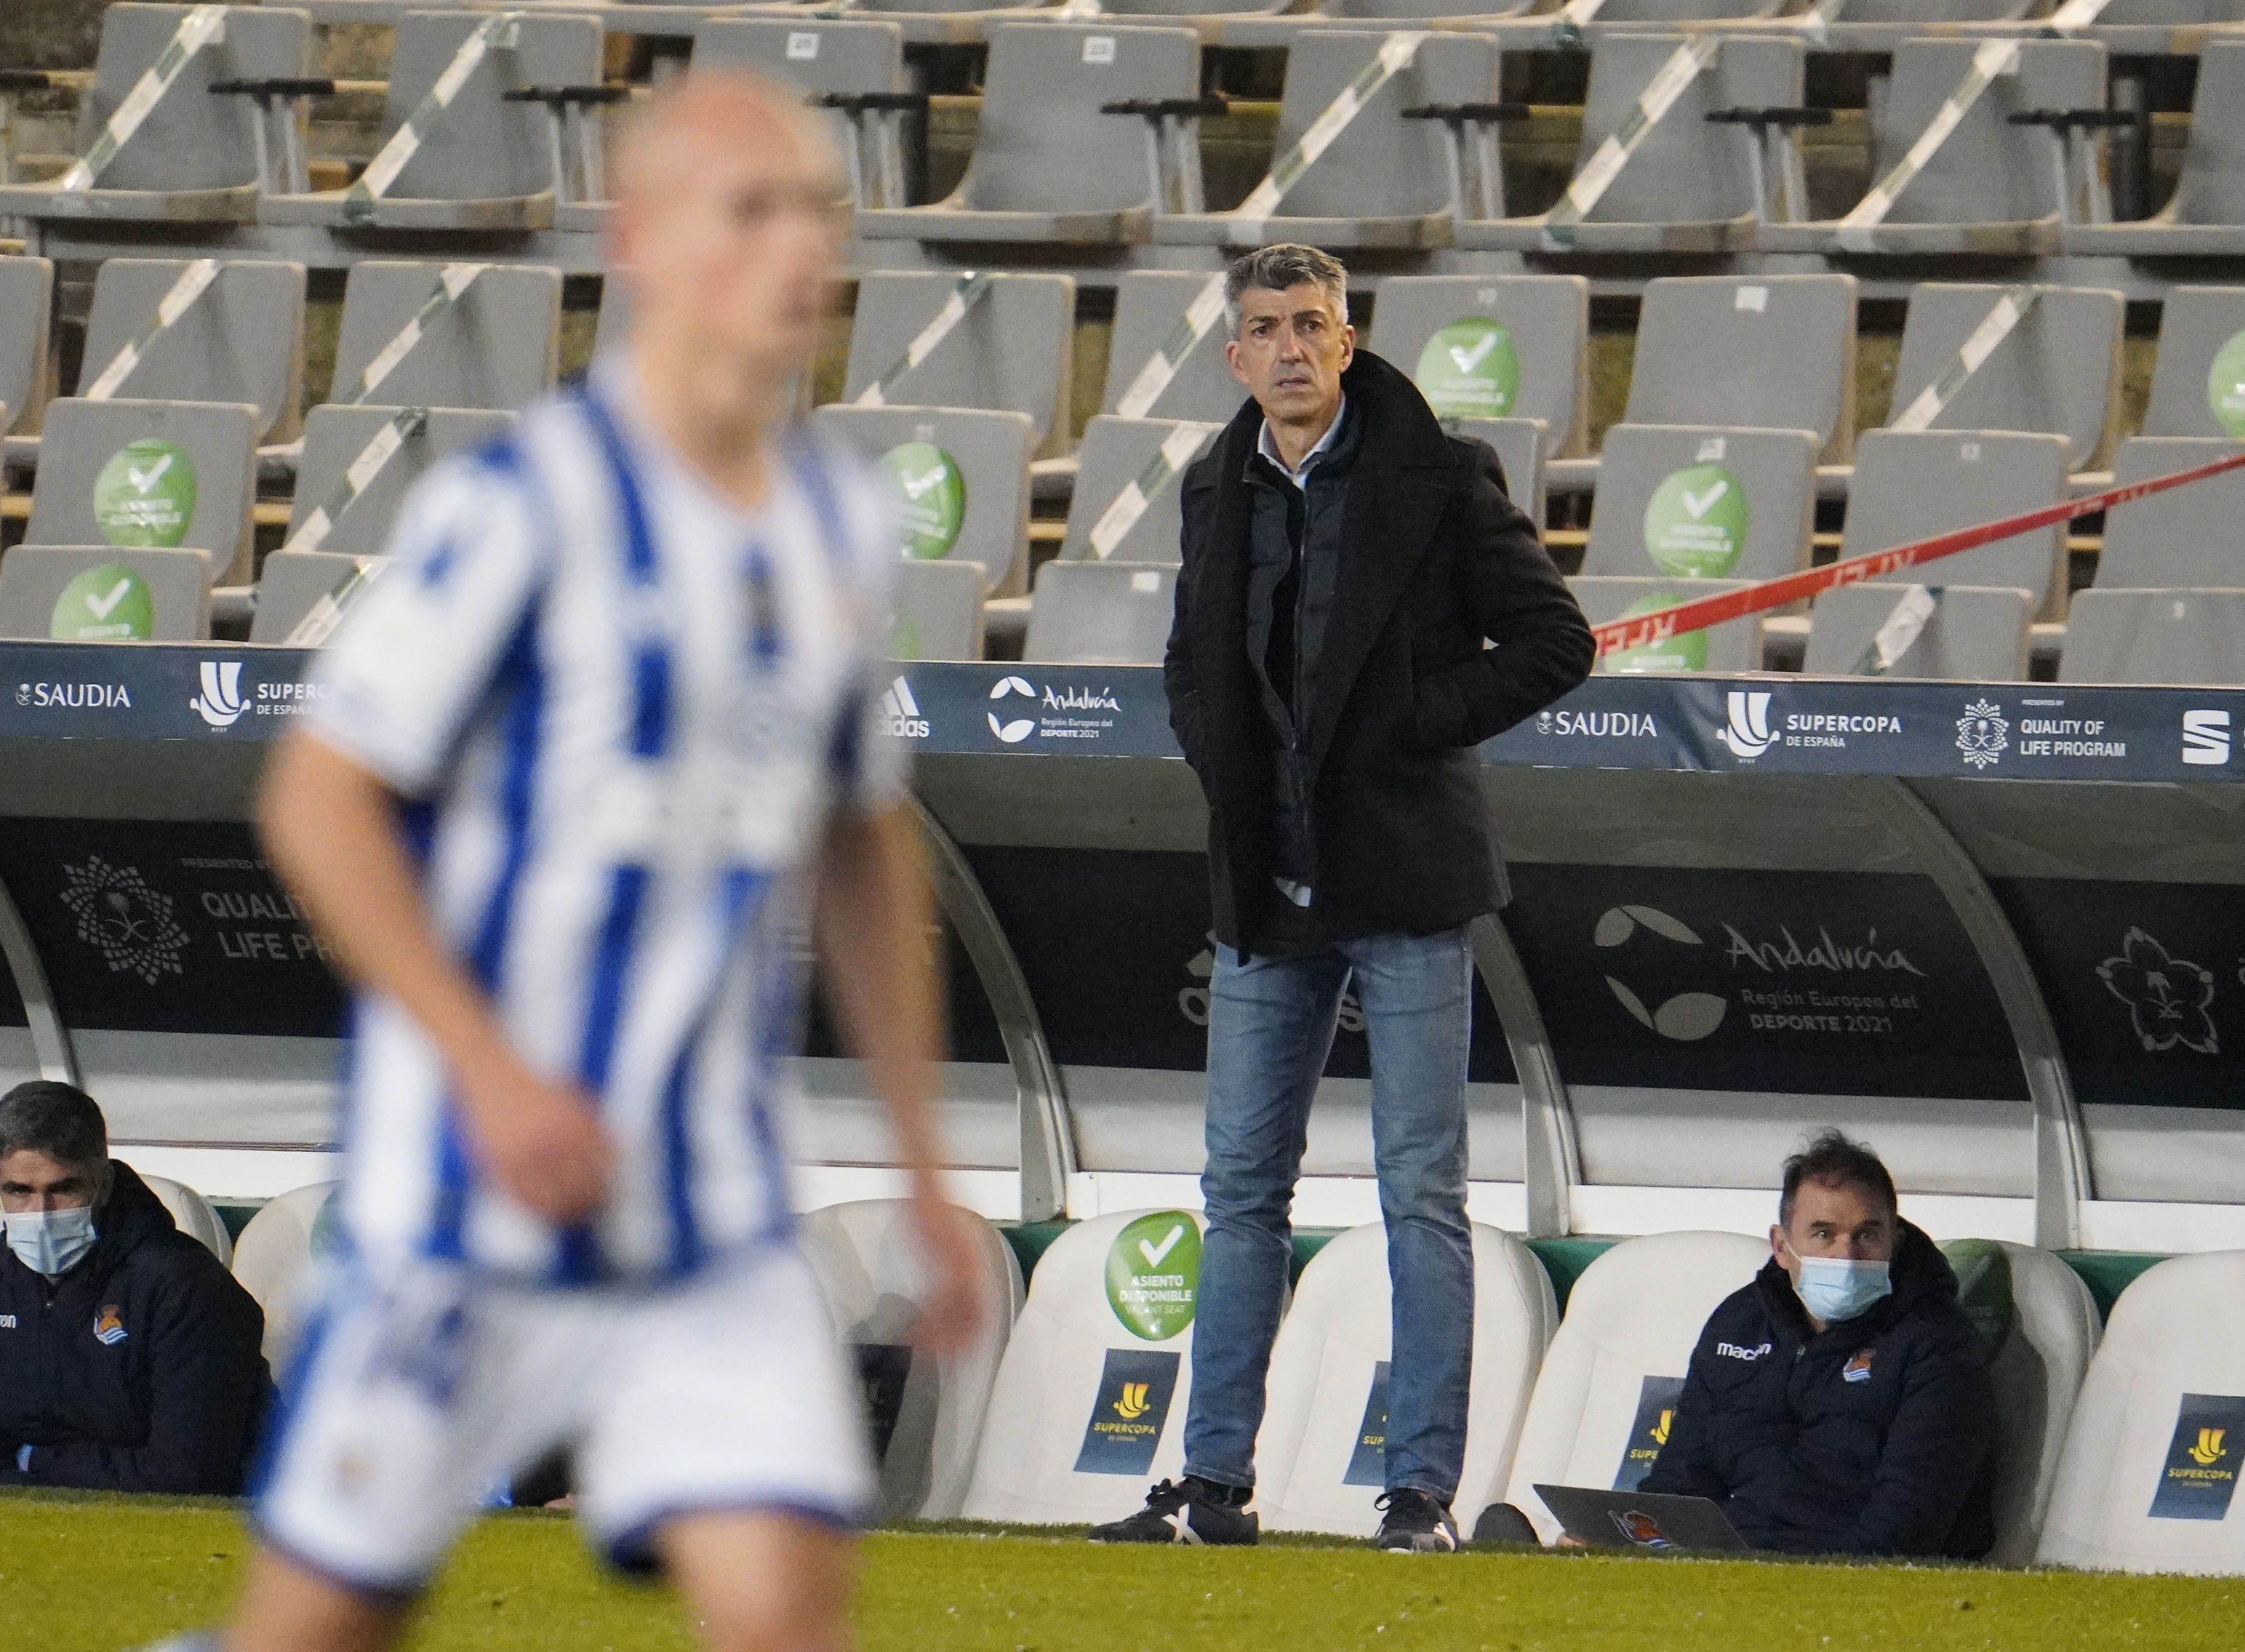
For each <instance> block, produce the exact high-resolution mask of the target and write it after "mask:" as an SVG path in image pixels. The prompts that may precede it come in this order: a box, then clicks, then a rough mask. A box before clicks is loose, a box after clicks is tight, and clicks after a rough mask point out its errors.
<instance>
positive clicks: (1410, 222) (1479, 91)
mask: <svg viewBox="0 0 2245 1652" xmlns="http://www.w3.org/2000/svg"><path fill="white" fill-rule="evenodd" d="M1386 41H1387V36H1386V35H1382V34H1371V33H1365V32H1360V31H1355V30H1349V29H1321V30H1317V31H1309V32H1305V33H1304V34H1302V35H1301V36H1299V37H1298V38H1297V39H1296V40H1295V42H1294V44H1293V46H1292V49H1291V50H1290V51H1288V52H1287V54H1286V87H1285V94H1284V96H1283V97H1282V98H1281V99H1280V101H1279V105H1278V137H1277V140H1276V145H1275V146H1274V148H1273V151H1272V153H1273V155H1274V156H1275V157H1284V156H1285V155H1286V154H1287V153H1288V152H1289V151H1290V150H1292V147H1293V146H1295V145H1296V144H1297V143H1299V141H1300V139H1301V137H1302V134H1303V133H1305V132H1306V130H1308V128H1309V126H1310V125H1311V123H1312V122H1313V121H1315V120H1316V119H1318V117H1319V116H1320V115H1322V114H1323V113H1324V112H1326V108H1327V106H1328V105H1331V104H1332V103H1333V99H1335V98H1336V97H1338V96H1339V95H1340V93H1341V92H1342V91H1344V90H1345V89H1346V87H1347V86H1348V85H1350V83H1351V82H1353V80H1354V79H1355V78H1357V77H1358V76H1359V75H1360V74H1362V73H1364V72H1365V71H1366V70H1367V68H1368V67H1369V66H1370V65H1372V63H1373V60H1374V59H1375V58H1377V57H1378V56H1379V53H1380V49H1381V47H1382V45H1383V44H1384V43H1385V42H1386ZM1496 68H1497V53H1496V43H1495V42H1494V41H1493V40H1491V39H1489V37H1477V36H1473V35H1465V34H1447V35H1445V34H1436V35H1430V36H1429V37H1427V39H1426V40H1425V41H1424V42H1423V43H1422V44H1421V45H1420V47H1419V49H1418V51H1417V54H1416V56H1415V57H1414V59H1413V60H1412V62H1411V63H1410V64H1409V65H1407V66H1406V67H1405V68H1403V69H1401V70H1400V71H1397V72H1396V73H1395V74H1394V75H1393V76H1391V77H1390V78H1388V79H1387V82H1386V83H1385V84H1384V85H1381V86H1380V90H1379V91H1378V92H1374V93H1373V95H1372V97H1371V98H1370V99H1367V100H1366V101H1365V103H1364V104H1363V105H1362V106H1361V107H1360V109H1359V110H1358V112H1357V114H1356V118H1355V119H1353V120H1352V121H1350V122H1349V123H1348V125H1347V126H1345V127H1343V128H1342V129H1341V131H1340V134H1339V135H1338V136H1337V137H1335V138H1334V139H1333V142H1332V144H1331V146H1329V147H1328V148H1326V151H1325V152H1324V153H1322V154H1320V155H1319V157H1318V158H1317V160H1314V161H1312V162H1311V163H1310V164H1309V166H1308V167H1306V169H1305V170H1303V171H1302V172H1301V173H1300V174H1299V176H1298V177H1297V178H1295V180H1293V182H1292V185H1291V186H1290V187H1286V188H1285V190H1284V192H1283V194H1281V195H1280V197H1279V199H1278V204H1277V205H1276V206H1275V207H1272V210H1271V211H1270V213H1269V214H1268V215H1266V216H1260V217H1248V216H1245V215H1244V214H1241V213H1240V212H1238V211H1237V210H1234V211H1230V212H1180V213H1174V214H1164V215H1157V216H1156V218H1155V220H1154V240H1155V241H1156V244H1158V245H1163V246H1172V247H1228V248H1243V249H1244V248H1251V247H1260V246H1262V245H1264V244H1265V243H1266V242H1270V241H1307V242H1309V243H1310V244H1311V245H1312V246H1317V247H1325V248H1332V249H1333V250H1335V251H1346V250H1350V249H1355V248H1429V247H1441V246H1445V245H1447V244H1448V242H1449V240H1450V226H1451V220H1452V211H1451V197H1450V187H1449V185H1448V182H1447V181H1446V180H1447V178H1448V160H1447V159H1446V156H1445V153H1444V146H1445V144H1446V142H1447V139H1445V138H1444V137H1443V135H1442V126H1441V122H1439V121H1434V120H1411V119H1405V118H1404V113H1403V112H1404V111H1405V110H1407V109H1412V108H1416V107H1419V106H1421V105H1428V104H1486V103H1489V102H1490V101H1492V100H1493V99H1495V98H1496V95H1497V72H1496ZM1249 199H1250V200H1252V199H1253V196H1252V194H1251V195H1250V197H1249Z"/></svg>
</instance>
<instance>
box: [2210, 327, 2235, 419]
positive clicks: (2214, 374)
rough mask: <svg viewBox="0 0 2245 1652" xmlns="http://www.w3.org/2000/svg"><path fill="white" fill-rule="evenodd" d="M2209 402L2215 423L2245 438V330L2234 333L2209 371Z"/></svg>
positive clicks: (2216, 352) (2217, 351)
mask: <svg viewBox="0 0 2245 1652" xmlns="http://www.w3.org/2000/svg"><path fill="white" fill-rule="evenodd" d="M2206 405H2207V407H2208V410H2209V411H2211V412H2212V413H2213V414H2214V423H2215V424H2217V425H2221V428H2222V429H2224V430H2226V431H2228V432H2229V433H2230V434H2231V435H2232V436H2235V437H2237V438H2239V439H2240V440H2245V332H2237V333H2232V334H2231V335H2230V336H2229V342H2228V343H2226V344H2224V345H2223V346H2222V347H2221V349H2220V350H2216V351H2214V365H2213V366H2211V367H2209V368H2208V369H2207V371H2206Z"/></svg>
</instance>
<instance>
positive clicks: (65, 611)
mask: <svg viewBox="0 0 2245 1652" xmlns="http://www.w3.org/2000/svg"><path fill="white" fill-rule="evenodd" d="M155 629H156V603H155V599H154V598H153V597H151V596H150V595H148V584H147V581H145V580H143V579H142V578H141V577H140V576H139V574H135V573H134V572H133V571H132V569H131V568H127V567H125V564H124V563H122V562H104V563H102V564H101V565H100V566H99V567H98V568H88V569H86V570H85V572H84V573H83V574H79V575H78V577H77V578H76V579H74V580H72V581H71V582H70V583H69V584H68V585H65V586H64V587H63V594H62V595H60V596H58V597H57V598H56V599H55V611H54V614H53V615H52V616H51V618H50V619H49V620H48V622H47V635H48V636H51V637H52V638H54V639H55V641H56V642H141V641H145V640H146V638H147V637H148V636H151V635H152V634H153V632H154V630H155Z"/></svg>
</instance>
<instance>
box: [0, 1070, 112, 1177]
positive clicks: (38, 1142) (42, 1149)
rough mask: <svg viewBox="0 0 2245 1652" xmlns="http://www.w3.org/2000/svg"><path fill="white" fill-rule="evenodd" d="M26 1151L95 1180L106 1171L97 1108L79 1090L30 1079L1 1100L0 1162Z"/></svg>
mask: <svg viewBox="0 0 2245 1652" xmlns="http://www.w3.org/2000/svg"><path fill="white" fill-rule="evenodd" d="M26 1148H29V1149H30V1150H31V1152H37V1153H44V1154H45V1155H46V1156H47V1157H48V1158H50V1159H53V1160H54V1161H55V1162H56V1163H57V1164H58V1165H68V1166H70V1167H71V1169H73V1170H82V1171H85V1172H87V1173H90V1174H92V1175H94V1176H95V1177H96V1178H97V1179H98V1178H99V1177H100V1176H101V1174H102V1173H104V1172H105V1171H106V1170H107V1169H108V1167H109V1130H108V1126H107V1125H105V1124H104V1123H103V1122H102V1117H101V1109H100V1108H99V1107H98V1106H97V1105H94V1099H93V1098H92V1097H91V1096H89V1095H87V1094H86V1093H85V1091H83V1090H80V1089H78V1087H77V1086H75V1085H73V1084H58V1083H57V1082H55V1081H54V1080H53V1079H51V1078H34V1079H32V1080H31V1082H30V1083H28V1084H17V1086H16V1087H15V1088H14V1089H13V1090H11V1091H9V1092H8V1093H7V1094H6V1095H4V1096H0V1159H5V1158H7V1157H9V1156H10V1154H11V1153H19V1152H24V1150H25V1149H26ZM97 1185H99V1184H98V1180H97Z"/></svg>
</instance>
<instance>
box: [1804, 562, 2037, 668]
mask: <svg viewBox="0 0 2245 1652" xmlns="http://www.w3.org/2000/svg"><path fill="white" fill-rule="evenodd" d="M1925 573H1926V576H1927V581H1928V582H1927V584H1926V585H1925V586H1924V587H1923V589H1924V590H1925V592H1926V594H1927V595H1930V596H1931V597H1932V598H1933V599H1934V605H1933V611H1932V612H1931V613H1930V614H1929V615H1926V617H1925V622H1924V624H1923V629H1920V630H1919V631H1918V633H1917V635H1916V638H1915V639H1914V640H1912V641H1911V642H1909V645H1908V646H1907V647H1906V648H1904V649H1902V651H1901V652H1900V653H1899V654H1897V655H1895V656H1893V663H1891V664H1890V665H1889V666H1888V667H1887V668H1886V669H1885V670H1883V671H1882V670H1879V668H1878V660H1879V657H1880V655H1879V650H1878V649H1877V647H1876V645H1875V638H1876V637H1877V636H1878V633H1879V630H1880V628H1881V627H1882V626H1884V625H1885V624H1886V622H1888V620H1889V619H1890V618H1891V617H1893V615H1894V613H1895V608H1896V604H1897V603H1900V602H1902V601H1903V600H1904V599H1905V598H1907V597H1908V596H1909V593H1910V592H1911V590H1912V589H1913V587H1911V586H1909V585H1893V584H1886V583H1883V582H1882V583H1878V584H1865V585H1842V586H1841V587H1840V588H1838V589H1837V590H1833V591H1827V592H1825V593H1824V595H1821V596H1820V597H1818V598H1817V599H1816V601H1815V603H1814V606H1813V607H1812V608H1810V610H1809V619H1810V625H1809V630H1808V658H1807V660H1806V662H1805V663H1804V664H1803V665H1802V667H1801V669H1802V670H1804V671H1806V672H1807V673H1808V675H1809V676H1918V677H1935V678H1939V679H1942V680H1944V681H1947V682H1952V683H2024V682H2025V681H2026V680H2027V640H2028V636H2029V629H2030V625H2031V622H2032V620H2033V618H2034V598H2033V597H2032V596H2031V595H2029V594H2028V593H2027V592H2025V591H2021V590H2011V589H2005V588H2000V587H1994V586H1981V585H1942V584H1940V583H1938V581H1940V580H1941V579H1942V577H1943V568H1942V564H1940V563H1938V562H1936V563H1933V564H1930V566H1929V567H1928V568H1926V570H1925Z"/></svg>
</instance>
